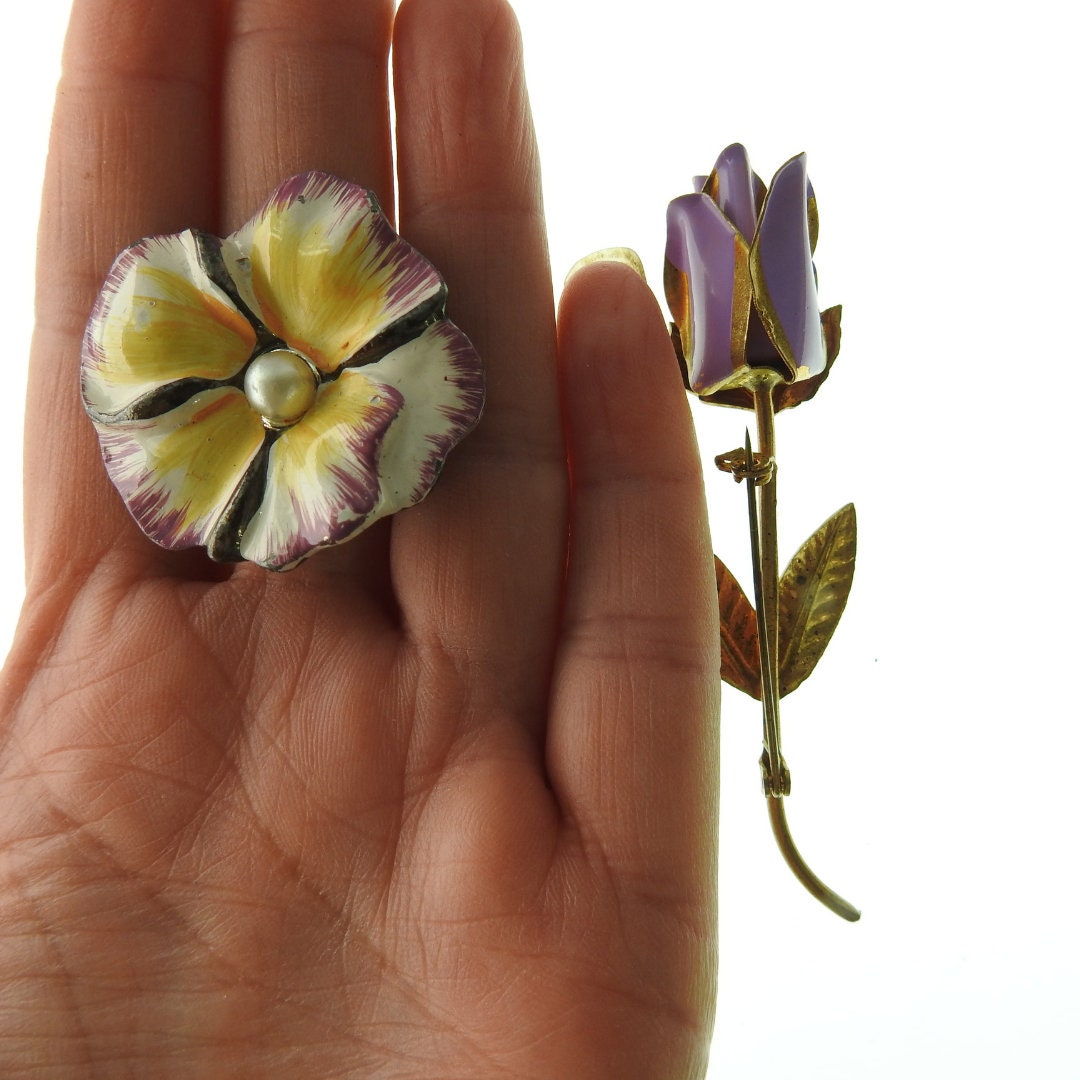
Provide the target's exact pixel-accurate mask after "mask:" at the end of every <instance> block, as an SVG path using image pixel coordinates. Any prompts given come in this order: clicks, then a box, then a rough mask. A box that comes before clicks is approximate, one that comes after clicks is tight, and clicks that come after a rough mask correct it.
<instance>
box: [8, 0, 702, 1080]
mask: <svg viewBox="0 0 1080 1080" xmlns="http://www.w3.org/2000/svg"><path fill="white" fill-rule="evenodd" d="M393 8H394V4H393V2H392V0H322V2H320V3H319V4H317V5H315V4H311V3H307V2H304V0H231V3H226V2H224V0H191V2H188V3H184V4H175V3H171V2H168V0H146V2H143V3H139V4H132V3H130V2H129V0H76V3H75V5H74V14H73V21H72V27H71V30H70V34H69V39H68V44H67V50H66V55H65V74H64V80H63V82H62V85H61V89H60V93H59V97H58V106H57V113H56V121H55V126H54V132H53V142H52V151H51V156H50V164H49V171H48V179H47V184H46V195H45V206H44V215H43V229H42V247H41V259H40V282H39V294H38V304H39V326H38V331H37V335H36V338H35V348H34V358H33V372H32V385H31V392H30V402H29V414H28V441H27V463H28V467H27V480H26V491H27V511H26V514H27V550H28V596H27V602H26V606H25V609H24V612H23V618H22V621H21V623H20V629H19V634H18V638H17V641H16V645H15V648H14V650H13V652H12V656H11V658H10V661H9V664H8V667H7V670H6V673H5V680H4V687H3V694H4V697H3V702H4V719H3V728H2V736H3V742H2V746H0V853H2V860H0V989H2V993H0V999H2V1000H3V1002H4V1008H3V1010H2V1011H0V1033H2V1036H3V1037H2V1039H0V1071H2V1072H3V1073H4V1075H19V1074H21V1073H20V1070H21V1069H27V1068H28V1067H29V1066H30V1065H33V1066H34V1067H35V1068H36V1070H37V1071H36V1072H35V1075H42V1076H45V1075H57V1076H65V1077H68V1076H82V1075H86V1076H102V1077H114V1076H115V1077H120V1076H139V1077H143V1076H154V1077H169V1076H213V1077H227V1076H239V1077H264V1076H265V1077H273V1076H290V1077H293V1076H303V1077H330V1076H351V1077H372V1078H383V1077H386V1078H389V1077H393V1078H396V1080H406V1078H417V1080H419V1078H424V1080H432V1078H439V1080H454V1078H461V1080H465V1078H469V1080H478V1078H484V1077H494V1076H499V1077H515V1078H519V1077H528V1078H549V1077H551V1078H564V1077H566V1078H568V1077H574V1078H592V1077H617V1078H637V1077H641V1078H647V1077H672V1078H679V1080H682V1078H683V1077H688V1076H698V1075H700V1074H701V1073H702V1072H703V1070H704V1056H705V1048H706V1046H707V1043H708V1033H709V1027H710V1023H711V1003H712V994H713V983H714V978H715V972H714V965H715V957H714V944H715V938H714V920H715V908H714V887H715V867H714V850H713V849H714V845H715V830H714V825H715V776H716V760H715V736H716V730H715V722H716V714H717V683H716V679H715V673H716V672H717V671H718V670H719V665H718V662H717V648H718V646H717V641H716V633H715V611H714V602H710V598H709V597H710V587H711V586H710V578H711V567H710V559H709V553H708V539H707V530H706V526H705V520H704V510H703V504H702V494H701V480H700V472H699V465H698V459H697V453H696V449H695V446H694V441H693V437H692V433H691V430H690V424H689V418H688V412H687V409H686V404H685V401H684V397H683V393H682V390H681V387H680V384H679V378H678V373H677V370H676V368H675V364H674V362H673V360H672V358H671V355H670V345H669V343H668V341H667V337H666V334H665V331H664V326H663V322H662V319H661V318H660V316H659V313H658V312H657V310H656V307H655V304H654V301H653V299H652V297H651V295H650V293H649V292H648V290H647V289H646V287H645V286H644V284H643V283H642V282H641V281H640V280H638V279H637V277H636V276H635V275H633V274H632V273H631V272H629V271H627V270H626V269H625V268H622V267H618V266H598V267H593V268H590V269H588V270H585V271H582V272H581V273H580V274H578V275H577V276H575V278H574V280H573V281H572V283H571V285H570V286H569V288H568V290H567V292H566V294H565V295H564V298H563V301H562V308H561V314H560V319H559V323H558V330H556V323H555V318H554V312H553V310H552V301H551V288H550V270H549V267H548V264H547V257H546V250H545V241H544V227H543V216H542V210H541V204H540V195H539V174H538V163H537V158H536V149H535V145H534V141H533V136H532V130H531V124H530V120H529V113H528V105H527V99H526V94H525V88H524V82H523V76H522V72H521V60H520V42H519V40H518V36H517V29H516V25H515V23H514V19H513V16H512V14H511V13H510V11H509V9H508V7H507V6H506V5H505V3H504V2H503V0H405V2H404V3H403V4H402V6H401V10H400V11H399V12H398V13H397V18H396V21H395V19H394V11H393ZM391 37H392V38H393V45H394V76H395V86H396V102H397V120H398V128H397V162H396V174H397V181H398V191H399V195H400V199H399V204H398V210H397V217H398V220H399V222H400V228H401V231H402V233H403V234H404V235H405V236H406V238H407V239H408V240H409V241H410V242H411V243H413V244H414V245H415V246H416V247H417V248H419V250H420V251H422V252H423V253H424V254H425V255H426V256H428V258H430V259H431V260H432V261H433V262H434V263H435V265H436V266H438V267H439V268H440V270H441V271H442V272H443V274H444V275H445V277H446V279H447V282H448V285H449V289H450V315H451V317H452V318H453V319H454V320H455V322H456V323H458V325H460V326H461V327H462V328H463V329H464V330H465V331H466V332H467V333H468V334H469V336H470V337H471V338H472V339H473V341H474V342H475V344H476V346H477V348H478V350H479V352H480V354H481V355H482V356H483V358H484V361H485V365H486V368H487V372H488V405H487V410H486V412H485V415H484V417H483V420H482V421H481V424H480V426H479V427H478V429H477V430H476V432H475V433H474V434H473V435H471V436H470V437H469V439H467V440H466V442H465V443H463V444H462V446H461V447H460V448H459V449H458V450H457V451H455V453H454V454H453V455H451V458H450V460H449V462H448V465H447V468H446V471H445V473H444V475H443V477H442V479H441V480H440V482H439V484H438V485H437V486H436V488H435V490H434V491H433V492H432V494H431V495H430V496H429V498H428V499H427V500H426V501H425V502H424V503H422V504H421V505H420V506H418V507H416V508H415V509H412V510H409V511H406V512H404V513H402V514H401V515H399V516H398V517H397V518H394V519H393V520H392V521H388V522H382V523H380V524H379V525H378V526H376V527H375V528H373V529H372V530H370V531H369V532H368V533H365V534H363V535H362V536H361V537H360V538H358V539H357V540H356V541H353V542H351V543H349V544H347V545H345V546H343V547H341V548H336V549H333V550H331V551H328V552H324V553H321V554H319V555H316V556H315V558H313V559H312V560H311V561H310V562H307V563H305V564H304V565H303V566H301V567H300V568H298V569H297V570H295V571H293V572H291V573H288V574H284V575H271V574H267V573H266V572H264V571H262V570H260V569H258V568H257V567H253V566H251V565H248V564H241V565H239V566H237V567H228V568H223V567H221V566H217V565H215V564H212V563H210V562H209V561H207V560H206V559H205V557H204V556H203V555H202V554H201V553H198V552H189V553H183V554H180V555H178V554H173V553H168V552H164V551H161V550H159V549H157V548H155V547H154V546H153V545H152V544H151V543H150V542H149V541H148V540H146V539H145V538H144V537H143V536H142V535H141V534H140V533H139V531H138V529H137V528H136V526H135V525H134V524H133V522H132V521H131V520H130V519H129V518H128V516H127V513H126V511H125V510H124V508H123V505H122V503H121V501H120V499H119V498H118V496H117V495H116V493H115V492H114V491H113V489H112V488H111V487H110V486H109V483H108V480H107V478H106V476H105V472H104V469H103V468H102V466H101V461H100V457H99V454H98V450H97V444H96V439H95V437H94V433H93V429H92V427H91V425H90V424H89V422H88V421H87V419H86V417H85V416H84V415H82V412H81V405H80V402H79V395H78V389H77V368H78V360H79V340H80V336H81V332H82V328H83V325H84V323H85V319H86V316H87V314H88V312H89V309H90V306H91V304H92V302H93V298H94V295H95V293H96V291H97V289H98V286H99V284H100V281H101V278H102V276H103V274H104V272H105V270H106V269H107V268H108V266H109V263H110V262H111V259H112V257H113V256H114V255H115V253H116V252H117V251H118V250H119V249H120V248H121V247H123V246H124V245H126V244H128V243H130V242H132V241H133V240H135V239H137V238H138V237H141V236H145V235H149V234H151V233H155V232H174V231H176V230H178V229H180V228H183V227H185V226H187V225H200V226H202V227H204V228H208V229H211V230H215V229H216V231H217V232H218V233H219V235H223V234H224V233H226V232H228V231H230V230H232V229H234V228H235V227H236V226H237V225H238V224H239V223H240V222H242V221H243V220H244V219H245V218H246V217H247V216H248V215H249V214H250V212H251V211H252V210H253V209H254V208H255V207H257V206H258V205H259V204H260V203H261V202H262V200H263V199H264V198H265V197H266V195H267V194H268V193H269V191H270V190H271V189H272V188H273V187H274V186H275V185H276V184H277V183H278V182H279V181H280V180H281V179H283V178H284V177H286V176H289V175H292V174H293V173H296V172H300V171H303V170H308V169H325V170H327V171H330V172H334V173H337V174H338V175H341V176H343V177H345V178H347V179H349V180H352V181H355V182H358V183H361V184H364V185H365V186H368V187H371V188H374V189H375V191H376V193H377V194H378V196H379V198H380V201H381V202H382V204H383V206H384V207H386V208H388V209H389V208H390V207H392V206H393V205H394V202H393V193H394V182H393V181H394V169H395V164H394V162H393V160H392V154H391V137H390V126H389V110H388V89H387V62H386V61H387V53H388V49H389V46H390V42H391Z"/></svg>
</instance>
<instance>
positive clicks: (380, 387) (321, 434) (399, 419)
mask: <svg viewBox="0 0 1080 1080" xmlns="http://www.w3.org/2000/svg"><path fill="white" fill-rule="evenodd" d="M483 402H484V380H483V372H482V370H481V366H480V360H479V357H478V356H477V354H476V350H475V349H474V348H473V346H472V344H471V343H470V342H469V340H468V338H467V337H466V336H465V335H464V334H463V333H462V332H461V331H460V330H459V329H458V328H457V327H456V326H454V324H453V323H450V322H447V321H445V320H444V321H440V322H437V323H435V324H434V325H432V326H430V327H428V328H427V329H426V330H425V331H424V332H423V333H422V334H421V335H420V336H418V337H416V338H414V339H412V340H411V341H409V342H408V343H406V344H405V345H402V346H401V347H400V348H398V349H396V350H394V351H393V352H392V353H390V354H389V355H387V356H385V357H384V358H383V359H382V360H380V361H379V362H378V363H375V364H371V365H369V366H367V367H363V368H349V369H346V370H345V371H343V372H342V373H341V376H340V377H339V378H338V379H336V380H334V381H333V382H330V383H327V384H326V385H325V386H323V388H322V389H321V390H320V392H319V398H318V400H317V401H316V404H315V406H314V407H313V408H312V409H311V411H310V412H309V413H308V414H307V415H306V416H305V417H304V418H303V420H301V421H300V422H299V423H298V424H296V425H295V426H294V427H291V428H289V429H288V430H287V431H285V432H283V433H282V434H281V436H280V437H279V438H278V439H277V441H276V442H275V443H274V445H273V447H272V449H271V450H270V458H269V469H268V474H267V486H266V493H265V496H264V499H263V502H262V505H261V506H260V507H259V509H258V511H257V512H256V513H255V515H254V516H253V517H252V519H251V521H250V523H249V525H248V527H247V529H246V530H245V532H244V536H243V539H242V541H241V545H240V553H241V554H242V555H243V557H244V558H245V559H250V560H251V561H252V562H257V563H259V564H260V565H262V566H265V567H267V568H269V569H273V570H286V569H288V568H290V567H291V566H294V565H296V563H298V562H299V561H300V560H302V559H304V558H306V557H307V556H308V555H310V554H311V553H312V551H314V550H316V549H317V548H320V547H327V546H330V545H333V544H340V543H343V542H344V541H346V540H348V539H350V538H351V537H353V536H355V535H356V534H357V533H359V532H361V531H362V530H363V529H366V528H368V527H369V526H371V525H372V524H374V523H375V522H376V521H378V520H379V519H380V518H383V517H386V516H387V515H388V514H393V513H396V512H397V511H398V510H401V509H404V508H405V507H408V506H412V505H413V504H414V503H417V502H419V501H420V500H421V499H422V498H423V497H424V496H425V495H426V494H427V493H428V491H429V490H430V489H431V486H432V485H433V484H434V483H435V480H436V479H437V478H438V476H439V473H440V471H441V470H442V465H443V462H444V460H445V458H446V456H447V454H448V453H449V452H450V451H451V450H452V449H453V447H454V446H455V445H456V444H457V443H458V442H459V441H460V440H461V439H462V438H463V437H464V436H465V435H466V434H467V433H468V432H469V431H470V430H471V429H472V428H473V426H474V425H475V424H476V421H477V420H478V418H479V416H480V412H481V410H482V408H483Z"/></svg>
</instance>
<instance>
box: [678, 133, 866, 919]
mask: <svg viewBox="0 0 1080 1080" xmlns="http://www.w3.org/2000/svg"><path fill="white" fill-rule="evenodd" d="M694 186H695V190H694V191H693V192H692V193H691V194H689V195H682V196H680V197H679V198H677V199H674V200H673V201H672V203H671V204H670V206H669V207H668V243H667V257H666V260H665V266H664V291H665V293H666V295H667V300H668V306H669V307H670V309H671V314H672V317H673V319H674V322H673V324H672V329H671V335H672V342H673V344H674V346H675V352H676V354H677V356H678V358H679V363H680V365H681V366H682V369H683V377H684V381H685V384H686V388H687V390H689V391H690V392H691V393H693V394H696V395H697V396H698V397H699V398H700V399H701V400H702V401H705V402H709V403H711V404H717V405H730V406H734V407H736V408H745V409H753V410H754V413H755V416H756V420H757V434H758V449H757V451H756V452H755V451H754V450H753V448H752V446H751V443H750V433H749V431H747V433H746V439H745V443H744V445H743V446H742V447H739V448H737V449H735V450H732V451H730V452H729V453H727V454H721V455H720V456H718V457H717V458H716V465H717V467H718V468H719V469H721V470H722V471H724V472H728V473H731V474H732V475H733V476H734V477H735V479H736V480H738V481H743V480H745V481H746V496H747V511H748V515H749V520H750V550H751V556H752V564H753V574H754V603H753V605H751V603H750V601H749V600H748V599H747V598H746V595H745V594H744V593H743V591H742V589H741V588H740V587H739V583H738V582H737V581H736V580H735V578H734V577H733V576H732V574H731V573H730V571H729V570H728V569H727V567H726V566H725V565H724V564H723V563H722V562H721V561H720V559H718V558H717V559H715V564H716V589H717V597H718V600H719V614H720V633H721V639H722V643H723V647H724V648H723V664H722V667H721V671H720V674H721V677H722V678H723V679H724V680H725V681H726V682H728V683H729V684H731V685H732V686H735V687H737V688H738V689H740V690H743V691H745V692H746V693H747V694H750V695H751V696H752V697H755V698H757V699H758V700H760V701H761V703H762V719H763V728H764V739H763V742H764V751H763V753H762V755H761V776H762V786H763V788H764V792H765V795H766V799H767V802H768V807H769V819H770V822H771V824H772V829H773V835H774V836H775V837H776V842H777V844H778V846H779V848H780V851H781V853H782V854H783V856H784V859H785V861H786V862H787V864H788V866H789V867H790V868H791V870H792V871H793V873H794V874H795V876H796V877H797V878H798V879H799V881H800V882H802V884H803V885H804V886H806V888H807V889H808V890H809V891H810V892H811V893H812V894H813V895H814V896H815V897H817V899H818V900H820V901H821V902H822V903H823V904H825V905H826V906H827V907H828V908H830V909H831V910H832V911H834V912H836V914H838V915H840V916H842V917H843V918H845V919H848V920H850V921H852V922H854V921H855V920H857V919H858V918H859V912H858V910H857V909H856V908H854V907H853V906H852V905H851V904H849V903H848V902H847V901H846V900H845V899H844V898H843V897H841V896H839V895H837V894H836V893H835V892H833V890H832V889H830V888H829V887H828V886H827V885H825V883H824V882H822V881H821V879H820V878H818V877H817V875H815V874H814V872H813V871H812V870H811V869H810V867H809V866H807V864H806V861H805V860H804V859H803V857H802V855H800V853H799V851H798V849H797V848H796V847H795V843H794V841H793V840H792V838H791V832H790V830H789V829H788V825H787V817H786V814H785V810H784V797H785V796H786V795H788V794H790V792H791V774H790V772H789V770H788V767H787V763H786V762H785V761H784V756H783V753H782V752H781V747H780V698H781V697H783V696H785V695H786V694H789V693H790V692H791V691H792V690H794V689H796V688H797V687H798V686H799V685H800V684H801V683H802V682H803V681H804V680H805V679H806V678H807V677H808V676H809V675H810V673H811V672H812V671H813V669H814V667H815V665H816V664H817V662H818V660H819V659H820V658H821V656H822V654H823V653H824V651H825V647H826V646H827V645H828V643H829V640H830V639H831V638H832V635H833V631H834V630H835V629H836V624H837V623H838V622H839V620H840V616H841V614H842V613H843V610H844V606H845V605H846V603H847V598H848V594H849V592H850V590H851V581H852V576H853V574H854V571H855V508H854V507H853V506H851V505H850V504H849V505H847V506H845V507H843V508H842V509H841V510H839V511H837V512H836V513H835V514H833V516H832V517H830V518H829V519H828V521H826V522H825V523H824V524H823V525H822V526H821V527H820V528H819V529H818V530H817V532H815V533H814V535H813V536H811V537H810V538H809V539H808V540H807V541H806V542H805V543H804V544H803V546H802V547H801V548H800V550H799V551H798V552H797V553H796V555H795V557H794V558H793V559H792V560H791V562H790V564H789V565H788V567H787V569H786V570H785V571H784V573H783V574H782V575H781V574H779V572H778V562H777V541H776V536H777V534H776V506H777V501H776V472H777V467H776V434H775V426H774V419H775V414H776V413H777V412H779V411H780V410H781V409H785V408H789V407H791V406H794V405H798V404H800V403H801V402H804V401H807V400H809V399H810V398H811V397H813V396H814V394H815V393H816V392H817V390H818V388H819V387H820V386H821V384H822V382H824V380H825V379H826V377H827V376H828V374H829V370H830V368H831V367H832V363H833V361H834V360H835V359H836V355H837V353H838V351H839V349H840V308H839V307H834V308H830V309H828V310H827V311H824V312H821V311H819V309H818V300H817V273H816V271H815V269H814V263H813V254H814V248H815V246H816V244H817V234H818V217H817V199H816V197H815V195H814V189H813V188H812V187H811V185H810V181H809V179H808V178H807V175H806V156H805V155H804V154H799V155H797V156H796V157H793V158H792V159H791V160H790V161H788V162H787V163H786V164H785V165H783V166H782V167H781V168H780V170H779V171H778V172H777V173H776V176H774V177H773V181H772V183H771V184H770V185H769V186H768V187H766V186H765V184H764V183H763V182H762V180H761V178H760V177H759V176H758V175H757V174H756V173H755V172H754V171H753V170H752V169H751V168H750V162H749V159H748V158H747V154H746V150H745V148H744V147H743V146H741V145H740V144H739V143H735V144H733V145H731V146H729V147H727V149H726V150H724V152H723V153H722V154H721V155H720V157H719V158H718V159H717V162H716V166H715V167H714V169H713V171H712V172H711V173H710V174H709V175H708V176H704V177H698V178H697V181H696V183H695V185H694ZM759 491H760V496H761V498H760V505H759V499H758V493H759Z"/></svg>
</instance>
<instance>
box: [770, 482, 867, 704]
mask: <svg viewBox="0 0 1080 1080" xmlns="http://www.w3.org/2000/svg"><path fill="white" fill-rule="evenodd" d="M855 533H856V522H855V507H854V506H853V505H852V504H851V503H848V504H847V506H845V507H843V508H842V509H840V510H837V512H836V513H835V514H833V516H832V517H831V518H829V520H828V521H826V522H825V524H824V525H822V526H821V527H820V528H819V529H818V530H817V532H815V533H814V535H813V536H811V537H810V539H809V540H807V541H806V543H804V544H803V546H802V547H801V548H799V550H798V551H797V552H796V553H795V557H794V558H793V559H792V560H791V562H790V563H789V564H788V567H787V569H786V570H785V571H784V574H783V577H781V579H780V596H779V601H780V665H779V666H780V694H781V696H783V695H785V694H790V693H791V691H792V690H794V689H795V688H796V687H798V686H799V685H801V683H802V682H803V681H804V680H805V679H807V678H808V677H809V675H810V673H811V672H812V671H813V670H814V668H815V666H816V665H817V662H818V661H819V660H820V659H821V656H822V653H824V652H825V647H826V646H827V645H828V644H829V641H830V640H831V639H832V636H833V631H834V630H835V629H836V625H837V623H839V621H840V616H841V615H842V614H843V613H844V606H845V605H846V604H847V599H848V594H849V593H850V592H851V581H852V578H853V577H854V574H855Z"/></svg>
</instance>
